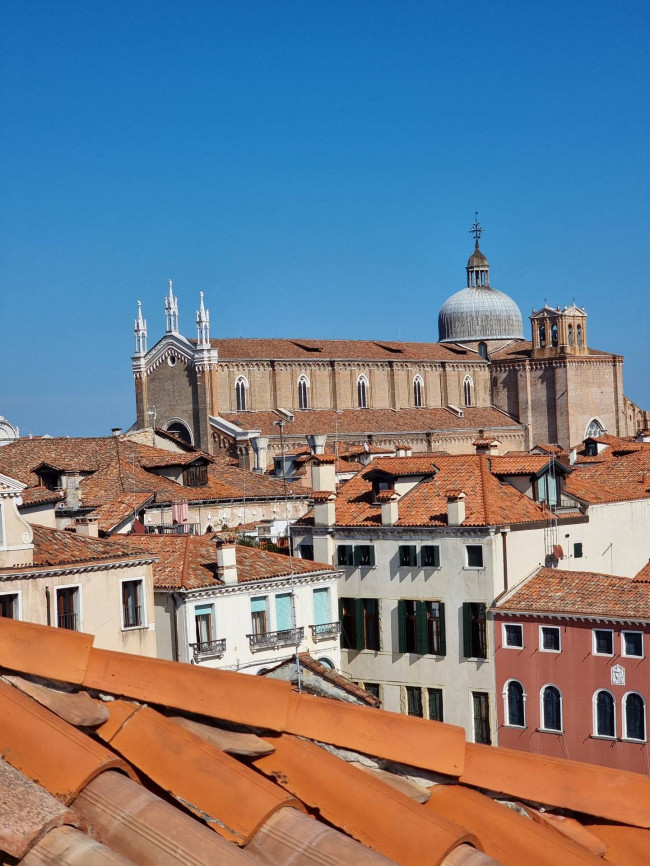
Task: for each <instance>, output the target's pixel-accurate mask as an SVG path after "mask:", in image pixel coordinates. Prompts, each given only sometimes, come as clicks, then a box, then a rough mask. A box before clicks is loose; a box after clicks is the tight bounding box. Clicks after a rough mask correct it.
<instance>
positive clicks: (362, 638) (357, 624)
mask: <svg viewBox="0 0 650 866" xmlns="http://www.w3.org/2000/svg"><path fill="white" fill-rule="evenodd" d="M354 637H355V646H356V649H358V650H362V649H365V648H366V616H365V611H364V609H363V599H362V598H355V600H354Z"/></svg>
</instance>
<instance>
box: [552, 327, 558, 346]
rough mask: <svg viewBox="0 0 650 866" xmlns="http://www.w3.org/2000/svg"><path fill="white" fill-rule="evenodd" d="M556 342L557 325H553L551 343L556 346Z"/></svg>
mask: <svg viewBox="0 0 650 866" xmlns="http://www.w3.org/2000/svg"><path fill="white" fill-rule="evenodd" d="M557 344H558V336H557V325H553V327H552V328H551V345H552V346H557Z"/></svg>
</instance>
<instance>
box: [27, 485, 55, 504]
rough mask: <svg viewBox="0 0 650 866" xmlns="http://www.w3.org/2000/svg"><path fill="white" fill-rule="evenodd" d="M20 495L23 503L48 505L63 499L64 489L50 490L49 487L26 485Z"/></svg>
mask: <svg viewBox="0 0 650 866" xmlns="http://www.w3.org/2000/svg"><path fill="white" fill-rule="evenodd" d="M20 495H21V498H22V500H23V505H46V504H47V503H49V502H59V501H60V500H61V499H63V491H62V490H48V488H47V487H25V489H24V490H23V491H22V492H21V494H20Z"/></svg>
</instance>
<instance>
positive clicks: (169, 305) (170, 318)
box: [165, 280, 178, 334]
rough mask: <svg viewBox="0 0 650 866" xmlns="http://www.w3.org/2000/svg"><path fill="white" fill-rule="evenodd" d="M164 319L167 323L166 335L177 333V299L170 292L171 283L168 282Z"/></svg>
mask: <svg viewBox="0 0 650 866" xmlns="http://www.w3.org/2000/svg"><path fill="white" fill-rule="evenodd" d="M165 319H166V322H167V333H168V334H177V333H178V298H177V297H175V296H174V293H173V291H172V281H171V280H169V294H168V295H167V297H166V298H165Z"/></svg>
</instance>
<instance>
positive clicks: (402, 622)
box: [397, 598, 406, 653]
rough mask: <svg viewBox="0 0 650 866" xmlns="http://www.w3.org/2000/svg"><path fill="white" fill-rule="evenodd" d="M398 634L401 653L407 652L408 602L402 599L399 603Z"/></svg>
mask: <svg viewBox="0 0 650 866" xmlns="http://www.w3.org/2000/svg"><path fill="white" fill-rule="evenodd" d="M397 634H398V649H399V651H400V652H401V653H405V652H406V602H405V601H404V599H403V598H400V599H399V601H398V602H397Z"/></svg>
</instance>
